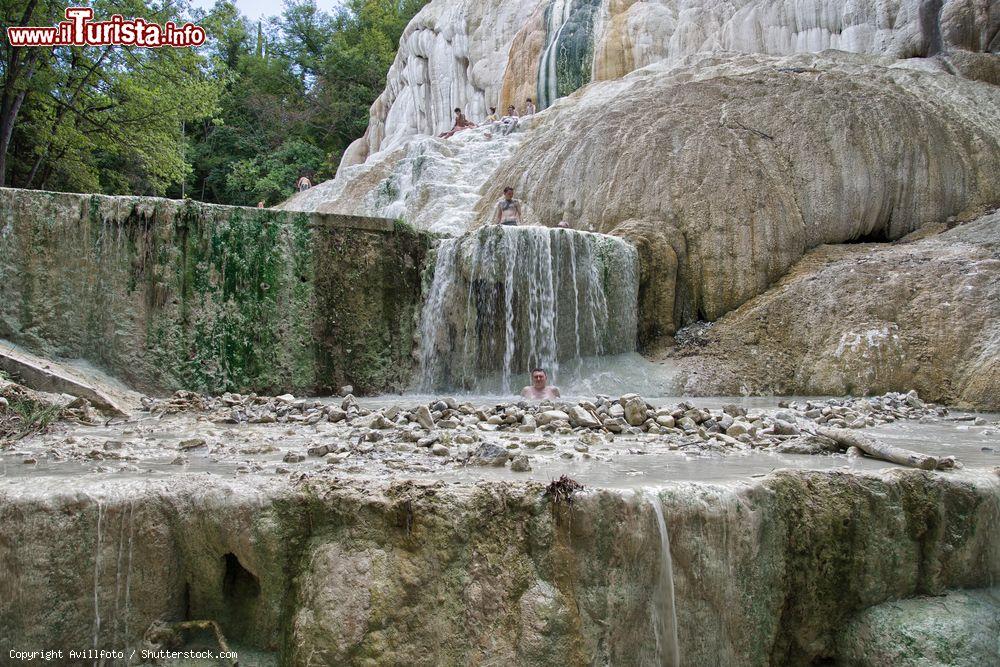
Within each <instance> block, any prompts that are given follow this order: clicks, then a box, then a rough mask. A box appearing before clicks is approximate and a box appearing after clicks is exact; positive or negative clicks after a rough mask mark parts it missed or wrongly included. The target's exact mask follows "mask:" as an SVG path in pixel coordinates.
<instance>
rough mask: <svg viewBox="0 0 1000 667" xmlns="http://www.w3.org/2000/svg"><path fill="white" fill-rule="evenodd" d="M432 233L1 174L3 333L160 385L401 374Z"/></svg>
mask: <svg viewBox="0 0 1000 667" xmlns="http://www.w3.org/2000/svg"><path fill="white" fill-rule="evenodd" d="M428 243H429V239H428V238H427V237H426V236H424V235H421V234H418V233H416V232H414V231H413V230H411V229H409V228H407V227H405V226H402V225H395V224H394V223H393V222H392V221H389V220H365V219H358V218H343V217H334V216H309V215H304V214H301V213H299V214H296V213H284V212H278V211H273V210H259V209H250V208H240V207H226V206H210V205H204V204H196V203H193V202H179V201H169V200H165V199H153V198H149V197H103V196H97V195H94V196H89V195H76V194H57V193H50V192H32V191H26V190H13V189H0V338H6V339H9V340H11V341H13V342H16V343H19V344H23V345H25V346H27V347H29V348H30V349H33V350H35V351H37V352H40V353H42V354H45V355H48V356H54V357H68V358H83V359H87V360H89V361H91V362H93V363H95V364H97V365H99V366H101V367H103V368H104V369H106V370H108V371H110V372H111V373H113V374H115V375H116V376H117V377H119V378H121V379H122V380H124V381H126V382H128V383H129V384H131V385H132V386H134V387H136V388H139V389H142V390H143V391H150V392H161V391H174V390H176V389H189V390H202V391H208V392H223V391H229V390H238V389H240V388H242V389H243V390H256V391H268V390H270V391H272V392H273V391H275V390H281V391H316V392H319V391H330V390H331V389H336V388H337V387H339V386H341V385H343V384H353V385H354V386H355V388H356V389H357V390H358V391H360V392H378V391H383V390H385V389H388V388H390V387H403V386H405V385H406V384H407V383H408V381H409V374H410V369H411V367H412V363H411V357H410V355H411V352H412V349H413V333H414V327H415V312H416V310H417V309H418V308H419V305H420V298H421V270H422V267H423V260H424V253H425V252H426V250H427V245H428ZM317 258H320V259H317Z"/></svg>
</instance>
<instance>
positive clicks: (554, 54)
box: [537, 0, 603, 110]
mask: <svg viewBox="0 0 1000 667" xmlns="http://www.w3.org/2000/svg"><path fill="white" fill-rule="evenodd" d="M602 6H603V1H602V0H550V2H549V4H548V6H546V8H545V49H544V50H543V51H542V55H541V59H540V60H539V63H538V85H537V88H538V108H539V109H540V110H541V109H545V108H547V107H549V106H551V105H552V103H553V102H555V101H556V100H557V99H559V98H560V97H564V96H566V95H569V94H570V93H572V92H573V91H575V90H577V89H578V88H581V87H582V86H585V85H586V84H588V83H590V80H591V76H592V64H593V60H594V43H593V42H594V23H595V20H596V17H597V15H598V12H599V11H600V10H601V9H602Z"/></svg>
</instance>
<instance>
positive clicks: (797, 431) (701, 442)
mask: <svg viewBox="0 0 1000 667" xmlns="http://www.w3.org/2000/svg"><path fill="white" fill-rule="evenodd" d="M779 406H780V407H779V409H778V410H776V411H774V410H770V411H765V410H754V411H748V410H747V409H746V408H744V407H742V406H740V405H736V404H729V405H725V406H723V407H722V408H721V409H709V408H699V407H695V406H694V405H692V404H691V403H689V402H681V403H679V404H676V405H671V406H660V407H657V406H654V405H652V404H651V403H649V402H648V401H646V400H645V399H644V398H643V397H641V396H639V395H638V394H626V395H624V396H620V397H617V398H612V397H610V396H598V397H597V398H595V399H594V400H592V401H590V400H584V401H579V402H559V401H554V402H553V401H546V402H542V403H532V402H528V401H524V400H518V401H510V402H503V403H499V404H495V405H489V406H477V405H474V404H473V403H470V402H467V401H466V402H460V401H458V400H456V399H455V398H441V399H436V400H433V401H431V402H429V403H427V404H423V405H419V406H416V407H414V408H403V407H400V406H398V405H390V406H388V407H384V408H381V409H377V410H371V409H368V408H365V407H363V406H361V405H360V404H359V403H358V401H357V400H356V399H355V397H354V396H353V395H347V396H346V397H344V398H343V399H342V400H340V399H338V400H337V402H334V403H330V402H328V401H327V402H323V401H317V400H311V399H296V398H295V397H294V396H291V395H285V396H277V397H273V398H269V397H259V396H256V395H253V394H251V395H248V396H243V395H239V394H224V395H222V396H220V397H217V398H211V397H203V396H200V395H197V394H192V393H190V392H178V394H176V395H175V396H174V397H172V398H171V399H168V400H166V401H153V400H149V401H147V402H146V407H147V409H148V410H150V411H152V412H168V413H169V412H179V411H182V410H192V409H193V410H202V411H206V412H211V413H212V415H211V417H210V419H211V420H212V421H214V422H217V423H234V424H237V423H251V424H271V423H274V424H299V425H319V424H333V425H336V429H337V436H335V440H336V442H335V443H334V444H316V445H312V446H310V447H308V448H307V449H306V450H304V451H302V452H294V453H292V454H290V455H289V457H288V458H287V459H286V463H297V462H301V461H302V460H307V459H308V458H310V457H312V458H322V459H324V460H325V461H326V462H328V463H331V464H335V463H343V462H344V461H346V460H347V459H348V458H352V460H358V459H370V458H372V457H382V456H384V455H385V453H386V452H389V453H392V452H393V451H394V448H395V450H398V451H399V452H403V451H404V450H405V451H407V452H420V451H424V452H426V453H427V454H428V455H430V456H434V457H439V458H440V459H441V460H442V461H456V462H459V463H464V464H467V465H481V466H505V465H507V464H508V463H510V464H511V468H512V469H516V470H527V469H530V462H529V460H528V459H527V458H526V457H525V452H526V451H527V450H529V449H530V450H535V451H536V452H544V451H550V450H551V451H552V455H554V456H562V457H565V458H570V457H575V456H584V457H588V456H591V454H589V453H588V452H589V451H590V449H591V448H593V447H597V446H600V445H602V444H605V443H607V442H610V441H613V440H614V439H615V438H616V437H623V438H626V440H627V439H629V438H636V439H644V440H649V439H650V438H652V440H653V441H657V442H660V443H664V444H666V445H667V446H668V447H669V448H671V449H684V450H685V451H702V452H705V451H719V452H734V451H748V450H750V449H760V448H768V449H772V450H775V451H779V452H784V453H803V454H805V453H824V452H836V451H842V449H843V448H842V447H841V446H840V445H838V443H836V442H834V441H833V440H831V439H830V438H826V437H824V436H822V435H819V434H818V433H817V429H819V428H821V427H823V428H847V429H860V428H865V427H871V426H876V425H879V424H883V423H887V422H892V421H896V420H900V419H922V420H935V419H940V418H942V417H945V416H947V414H948V411H947V410H946V409H945V408H941V407H937V406H934V405H931V404H926V403H924V402H923V401H922V400H921V399H920V397H919V396H918V395H917V394H916V392H910V393H908V394H899V393H892V394H886V395H884V396H878V397H873V398H861V399H829V400H807V401H801V402H791V403H788V402H780V403H779ZM532 434H534V437H532ZM491 436H492V437H491ZM497 437H499V438H500V439H501V440H503V439H508V440H511V442H510V443H507V444H504V443H500V444H497V442H496V440H497ZM547 438H548V439H547ZM522 440H524V441H525V442H524V443H521V441H522ZM569 440H572V442H571V443H570V444H569V445H568V446H566V447H563V446H562V445H564V444H566V442H568V441H569ZM555 441H559V443H558V444H557V443H556V442H555ZM522 444H523V448H522ZM555 450H558V451H555Z"/></svg>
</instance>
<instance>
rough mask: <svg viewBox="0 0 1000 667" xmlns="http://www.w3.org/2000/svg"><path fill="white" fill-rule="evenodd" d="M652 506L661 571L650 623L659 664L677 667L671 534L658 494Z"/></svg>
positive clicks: (678, 659) (678, 661)
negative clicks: (658, 542) (658, 532)
mask: <svg viewBox="0 0 1000 667" xmlns="http://www.w3.org/2000/svg"><path fill="white" fill-rule="evenodd" d="M649 504H650V505H651V506H652V507H653V513H654V514H655V515H656V527H657V528H658V529H659V531H660V572H659V577H658V578H657V580H656V590H655V591H654V593H653V600H652V602H651V604H650V620H651V621H652V625H653V632H654V633H655V635H656V664H657V665H669V667H678V666H679V665H680V664H681V657H680V646H679V644H678V642H677V607H676V604H675V600H674V564H673V559H672V558H671V557H670V535H669V534H668V533H667V522H666V521H664V519H663V507H662V505H661V502H660V496H659V494H657V493H653V494H651V497H650V499H649Z"/></svg>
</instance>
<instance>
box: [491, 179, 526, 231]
mask: <svg viewBox="0 0 1000 667" xmlns="http://www.w3.org/2000/svg"><path fill="white" fill-rule="evenodd" d="M493 224H496V225H508V226H511V227H516V226H517V225H520V224H521V202H520V201H518V200H517V199H514V188H512V187H510V186H509V185H508V186H507V187H506V188H504V189H503V199H501V200H500V201H498V202H497V214H496V219H495V220H494V221H493Z"/></svg>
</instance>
